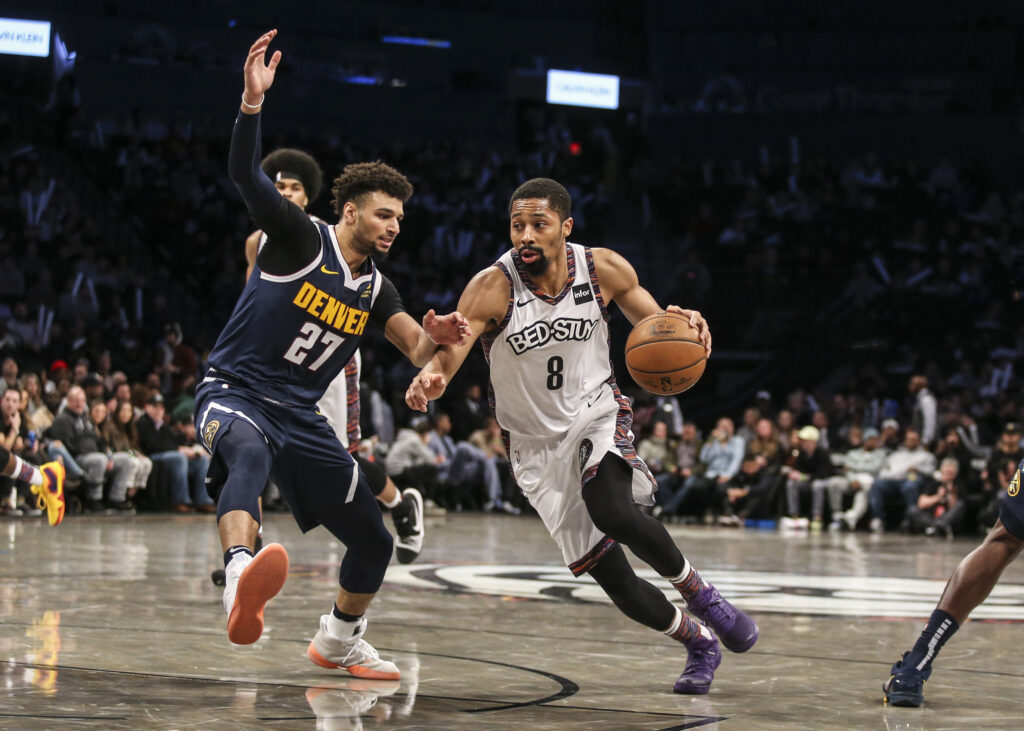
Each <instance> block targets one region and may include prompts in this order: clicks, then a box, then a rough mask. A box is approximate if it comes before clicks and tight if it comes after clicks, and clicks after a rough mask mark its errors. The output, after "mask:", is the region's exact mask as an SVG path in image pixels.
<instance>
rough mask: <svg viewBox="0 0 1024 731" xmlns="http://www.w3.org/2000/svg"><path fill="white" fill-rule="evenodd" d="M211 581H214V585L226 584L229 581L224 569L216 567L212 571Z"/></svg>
mask: <svg viewBox="0 0 1024 731" xmlns="http://www.w3.org/2000/svg"><path fill="white" fill-rule="evenodd" d="M210 581H212V582H213V584H214V586H224V584H225V583H227V578H226V575H225V573H224V569H214V570H213V571H212V572H211V573H210Z"/></svg>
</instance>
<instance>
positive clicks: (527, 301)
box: [516, 297, 537, 307]
mask: <svg viewBox="0 0 1024 731" xmlns="http://www.w3.org/2000/svg"><path fill="white" fill-rule="evenodd" d="M535 299H537V298H536V297H534V298H533V299H528V300H526V301H525V302H523V301H522V300H516V307H525V306H526V305H528V304H530V303H531V302H533V300H535Z"/></svg>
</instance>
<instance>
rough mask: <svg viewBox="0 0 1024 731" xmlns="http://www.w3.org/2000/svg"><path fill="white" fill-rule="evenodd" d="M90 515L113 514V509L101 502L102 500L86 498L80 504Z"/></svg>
mask: <svg viewBox="0 0 1024 731" xmlns="http://www.w3.org/2000/svg"><path fill="white" fill-rule="evenodd" d="M82 507H83V509H84V510H85V512H86V513H89V514H91V515H113V514H114V511H113V510H111V509H110V508H108V507H107V506H106V505H104V504H103V501H102V500H86V501H85V504H84V505H83V506H82Z"/></svg>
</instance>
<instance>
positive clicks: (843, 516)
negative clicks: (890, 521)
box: [829, 427, 886, 530]
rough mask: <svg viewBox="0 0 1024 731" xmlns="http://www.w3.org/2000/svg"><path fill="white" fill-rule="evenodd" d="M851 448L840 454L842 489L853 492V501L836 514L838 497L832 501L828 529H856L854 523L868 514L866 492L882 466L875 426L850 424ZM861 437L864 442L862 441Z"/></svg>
mask: <svg viewBox="0 0 1024 731" xmlns="http://www.w3.org/2000/svg"><path fill="white" fill-rule="evenodd" d="M849 440H850V450H849V451H848V452H847V453H846V454H845V455H844V456H843V472H842V477H843V478H845V483H846V484H845V492H849V493H852V494H853V505H851V506H850V508H849V510H846V511H845V512H840V513H839V515H838V516H837V515H836V512H835V511H837V510H840V511H841V510H842V508H841V507H839V506H840V505H841V504H842V502H841V500H835V501H833V503H832V510H833V513H832V523H830V524H829V529H830V530H838V529H842V528H845V529H847V530H856V528H857V523H859V522H860V519H861V518H863V517H864V516H865V515H867V512H868V495H869V493H870V491H871V485H872V484H874V482H875V478H876V477H878V473H879V472H881V471H882V467H884V466H885V458H886V452H885V450H884V449H880V448H879V444H880V442H881V439H880V438H879V435H878V430H877V429H874V428H872V427H868V428H867V429H864V430H861V428H860V427H851V428H850V436H849ZM861 441H863V444H862V443H861Z"/></svg>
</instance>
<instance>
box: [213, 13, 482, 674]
mask: <svg viewBox="0 0 1024 731" xmlns="http://www.w3.org/2000/svg"><path fill="white" fill-rule="evenodd" d="M276 35H277V31H270V32H269V33H266V34H264V35H263V36H261V37H260V38H259V39H258V40H257V41H256V43H254V44H253V46H252V47H251V48H250V50H249V56H248V58H247V59H246V63H245V89H244V91H243V92H242V104H241V109H240V111H239V115H238V118H237V119H236V121H235V127H234V131H233V133H232V137H231V148H230V152H229V157H228V168H229V173H230V175H231V179H232V181H233V182H234V183H235V185H236V186H237V187H238V189H239V192H240V193H241V195H242V199H243V200H244V201H245V204H246V207H247V208H248V210H249V213H250V215H251V216H252V218H253V220H254V221H255V223H256V224H257V226H259V227H260V229H262V231H263V232H264V233H265V234H266V236H267V240H266V242H265V243H264V245H263V247H262V248H261V250H260V252H259V255H258V256H257V259H256V265H255V267H254V268H253V272H252V276H251V277H250V278H249V281H248V282H247V284H246V285H245V288H244V289H243V291H242V294H241V296H240V298H239V300H238V302H237V304H236V305H235V308H234V311H233V312H232V313H231V317H230V318H229V320H228V323H227V325H226V326H225V327H224V330H223V331H222V332H221V334H220V337H219V338H218V339H217V343H216V344H215V345H214V347H213V350H212V351H211V352H210V355H209V358H208V361H209V365H210V370H209V371H208V373H207V375H206V378H204V379H203V382H202V383H201V384H200V386H199V388H198V389H197V391H196V405H195V414H196V416H195V418H196V429H197V433H198V434H200V435H201V438H202V440H203V444H204V445H205V446H206V448H207V449H208V450H209V451H210V452H211V454H212V455H213V460H215V461H217V462H218V464H219V465H220V469H221V474H223V476H224V478H223V480H217V481H216V484H215V485H214V488H215V492H216V493H217V520H218V529H219V532H220V537H221V544H222V546H223V548H224V551H225V553H224V561H225V574H226V586H225V588H224V608H225V610H226V611H227V613H228V622H227V630H228V638H229V639H230V640H231V641H232V642H235V643H237V644H250V643H253V642H255V641H256V640H257V639H259V637H260V635H261V634H262V632H263V611H264V607H265V606H266V603H267V601H268V600H270V599H271V598H272V597H273V596H275V595H276V594H277V593H278V592H279V591H280V590H281V588H282V586H283V585H284V581H285V577H286V576H287V572H288V555H287V553H286V552H285V550H284V548H283V547H282V546H280V545H279V544H270V545H268V546H266V547H264V549H263V550H262V551H260V552H259V553H258V554H256V555H255V557H254V556H253V547H254V544H255V540H256V535H257V532H258V529H259V521H260V512H259V495H260V492H261V491H262V489H263V486H264V484H266V481H267V479H268V477H273V480H274V483H275V484H276V485H277V486H278V488H279V489H280V491H281V494H282V495H283V496H284V498H285V501H286V502H287V504H288V506H289V508H290V509H291V512H292V515H293V516H294V517H295V520H296V522H297V523H298V525H299V527H300V528H301V529H302V530H303V531H308V530H310V529H312V528H313V527H315V526H316V525H323V526H324V527H325V528H327V530H329V531H330V532H331V533H332V534H334V535H335V536H336V537H337V538H338V539H339V540H340V541H341V542H342V543H344V544H345V546H346V549H347V550H346V552H345V558H344V559H343V561H342V563H341V568H340V571H339V583H340V589H339V592H338V596H337V599H336V601H335V604H334V607H333V608H332V611H331V613H329V614H326V615H324V616H322V617H321V620H320V628H319V631H318V632H317V633H316V636H315V637H314V638H313V641H312V643H310V645H309V648H308V649H307V656H308V657H309V658H310V659H311V660H312V661H313V662H315V663H317V664H318V665H321V666H324V667H329V668H340V669H343V670H345V671H347V672H348V673H349V674H351V675H355V676H357V677H362V678H371V679H381V680H396V679H398V677H399V672H398V668H397V667H396V666H395V665H394V663H391V662H388V661H386V660H382V659H381V658H380V656H379V655H378V654H377V651H376V650H375V649H374V648H373V647H372V646H370V645H369V643H367V642H366V641H365V640H364V639H363V634H364V633H365V630H366V619H365V617H364V614H365V612H366V610H367V608H368V607H369V604H370V602H371V601H372V599H373V597H374V595H375V594H376V592H377V590H378V589H379V588H380V585H381V583H382V581H383V577H384V572H385V570H386V568H387V564H388V562H389V560H390V558H391V551H392V547H393V541H392V538H391V534H390V533H388V531H387V530H386V529H385V528H384V522H383V519H382V515H381V511H380V509H379V508H378V507H377V505H376V503H375V502H374V499H373V495H372V493H371V492H370V488H369V486H368V484H367V481H366V478H365V476H363V475H362V474H361V473H360V470H359V468H358V467H357V466H356V464H355V462H354V461H353V459H352V456H351V455H350V454H349V452H348V451H347V450H346V449H345V448H344V447H342V445H341V443H340V442H339V440H338V438H337V435H336V434H335V433H334V430H333V429H332V428H331V426H330V424H329V423H328V422H327V419H326V418H325V417H324V416H323V414H321V413H319V411H318V409H317V402H318V401H319V400H320V398H321V397H322V396H323V395H324V392H325V391H326V390H327V387H328V386H329V385H330V383H331V382H332V381H333V380H334V379H335V378H337V376H338V374H339V373H340V372H341V370H342V368H344V365H345V363H347V362H348V361H349V359H350V358H351V357H352V355H353V354H354V353H355V351H356V350H357V349H358V347H359V343H360V340H361V338H362V334H363V332H364V330H365V328H366V326H367V324H368V323H373V324H375V325H377V326H380V327H382V328H383V329H384V334H385V336H386V337H387V338H388V340H390V341H391V342H392V343H393V344H394V345H396V346H397V347H398V348H399V350H401V351H402V352H403V353H404V354H405V355H406V356H407V357H408V358H409V359H410V360H411V361H412V362H413V363H417V364H424V363H426V362H428V361H429V359H430V357H431V356H432V355H433V353H434V351H435V350H436V349H437V343H445V344H457V343H459V342H464V341H465V340H467V339H468V336H469V329H468V323H467V321H466V319H465V318H464V317H462V316H461V315H460V314H458V313H452V314H450V315H447V316H445V317H437V316H435V315H434V312H433V311H432V310H431V311H430V312H428V313H427V314H426V315H425V316H424V318H423V328H422V329H421V328H420V327H419V326H417V325H416V323H415V321H414V320H413V319H412V318H411V317H409V315H408V314H406V313H405V311H404V309H403V307H402V304H401V299H400V298H399V297H398V293H397V292H396V291H395V288H394V285H393V284H391V282H390V281H388V280H387V278H385V277H383V276H381V274H380V273H379V272H378V271H377V269H376V267H375V266H374V263H373V260H372V259H371V258H370V256H371V254H373V253H374V252H375V251H378V250H385V251H386V250H388V249H390V247H391V246H392V244H393V243H394V240H395V237H396V236H397V235H398V232H399V228H400V222H401V220H402V217H403V212H404V202H405V201H406V200H408V198H409V196H410V195H412V186H411V185H410V184H409V181H408V180H406V178H405V176H403V175H402V174H401V173H399V172H398V171H397V170H395V169H394V168H391V167H390V166H388V165H385V164H384V163H381V162H375V163H360V164H355V165H348V166H347V167H346V168H345V169H344V170H343V171H342V174H341V175H340V176H338V178H337V179H336V180H335V181H334V185H333V193H334V207H335V210H336V212H337V214H338V223H337V224H336V225H334V226H328V225H327V224H325V223H323V222H322V221H317V222H314V221H312V220H311V219H310V218H309V216H307V215H306V214H305V213H304V212H303V211H302V209H301V208H299V207H298V206H296V205H295V204H293V203H292V202H290V201H288V200H286V199H285V198H283V197H282V196H281V193H280V192H279V191H278V190H277V188H275V187H274V183H273V181H271V180H270V178H269V177H267V175H266V174H265V173H264V172H263V171H262V170H261V169H260V166H259V158H260V112H261V111H262V104H263V101H264V97H265V94H266V92H267V91H269V89H270V87H271V85H272V84H273V81H274V74H275V72H276V69H277V66H278V64H279V63H280V60H281V52H280V51H276V52H275V53H274V54H273V56H272V57H271V59H270V61H269V63H267V62H266V51H267V48H268V46H269V45H270V42H271V41H272V40H273V38H274V37H275V36H276Z"/></svg>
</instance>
